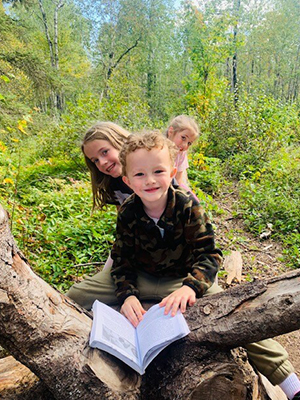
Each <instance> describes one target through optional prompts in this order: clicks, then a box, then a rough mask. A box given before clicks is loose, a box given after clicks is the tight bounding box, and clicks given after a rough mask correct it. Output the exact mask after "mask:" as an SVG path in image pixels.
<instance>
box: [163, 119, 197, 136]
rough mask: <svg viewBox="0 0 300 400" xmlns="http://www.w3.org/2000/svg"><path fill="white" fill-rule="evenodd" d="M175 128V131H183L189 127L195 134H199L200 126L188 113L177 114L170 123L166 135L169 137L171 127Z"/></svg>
mask: <svg viewBox="0 0 300 400" xmlns="http://www.w3.org/2000/svg"><path fill="white" fill-rule="evenodd" d="M171 127H172V128H173V131H174V133H177V132H181V131H183V130H184V129H189V130H190V131H192V132H193V133H194V135H195V136H199V128H198V125H197V123H196V121H195V120H194V119H193V118H192V117H189V116H188V115H184V114H182V115H177V117H175V118H173V119H172V120H171V122H170V123H169V126H168V128H167V130H166V136H167V137H168V132H169V129H170V128H171Z"/></svg>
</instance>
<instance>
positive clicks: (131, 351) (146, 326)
mask: <svg viewBox="0 0 300 400" xmlns="http://www.w3.org/2000/svg"><path fill="white" fill-rule="evenodd" d="M164 309H165V308H164V307H159V305H158V304H156V305H154V306H152V307H151V308H150V309H149V310H148V311H147V312H146V314H144V316H143V320H142V321H141V322H140V323H139V324H138V326H137V328H134V326H133V325H132V324H131V323H130V322H129V321H128V319H127V318H125V317H124V316H123V315H122V314H120V313H119V312H118V311H115V310H114V309H112V308H110V307H108V306H107V305H105V304H103V303H100V301H98V300H96V301H95V302H94V304H93V313H94V318H93V325H92V331H91V335H90V346H91V347H97V348H98V349H101V350H105V351H107V352H108V353H110V354H112V355H114V356H116V357H118V358H119V359H120V360H122V361H124V362H125V363H126V364H128V365H129V366H130V367H131V368H133V369H134V370H136V371H137V372H138V373H140V374H141V375H142V374H144V372H145V369H146V368H147V366H148V365H149V364H150V362H151V361H152V360H153V359H154V358H155V357H156V356H157V354H158V353H160V352H161V351H162V350H163V349H164V348H165V347H167V346H168V345H169V344H170V343H172V342H174V341H175V340H177V339H180V338H182V337H184V336H186V335H188V334H189V333H190V330H189V328H188V326H187V323H186V321H185V319H184V317H183V315H182V314H181V312H180V311H178V312H177V314H176V315H175V316H174V317H171V315H170V313H169V314H168V315H164Z"/></svg>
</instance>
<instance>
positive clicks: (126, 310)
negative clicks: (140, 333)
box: [121, 296, 146, 328]
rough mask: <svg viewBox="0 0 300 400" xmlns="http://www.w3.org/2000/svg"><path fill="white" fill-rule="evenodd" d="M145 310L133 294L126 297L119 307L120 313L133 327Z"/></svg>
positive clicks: (139, 320)
mask: <svg viewBox="0 0 300 400" xmlns="http://www.w3.org/2000/svg"><path fill="white" fill-rule="evenodd" d="M145 312H146V310H144V308H143V306H142V305H141V303H140V301H139V300H138V298H137V297H135V296H129V297H127V299H126V300H125V301H124V303H123V305H122V307H121V314H123V315H124V316H125V317H126V318H127V319H128V320H129V322H131V323H132V325H133V326H134V327H135V328H136V327H137V326H138V324H139V323H140V322H141V320H142V319H143V315H144V314H145Z"/></svg>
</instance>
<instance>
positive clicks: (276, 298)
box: [0, 208, 300, 400]
mask: <svg viewBox="0 0 300 400" xmlns="http://www.w3.org/2000/svg"><path fill="white" fill-rule="evenodd" d="M0 267H1V275H0V341H1V344H2V345H3V346H4V347H6V348H7V349H8V350H9V352H10V353H11V354H12V355H13V356H14V357H15V358H16V359H17V360H19V361H20V362H21V363H22V364H24V365H26V366H27V367H28V368H29V369H30V370H31V371H32V372H34V373H35V375H36V376H38V377H39V378H40V379H41V381H42V382H43V384H44V385H45V386H46V387H47V388H48V389H49V391H50V392H51V393H52V395H53V397H54V398H55V399H59V400H60V399H61V400H71V399H72V400H77V399H78V400H79V399H80V400H81V399H84V400H90V399H92V400H97V399H99V400H100V399H101V400H102V399H111V400H113V399H124V400H127V399H128V400H129V399H130V400H134V399H141V400H142V399H147V400H149V399H150V400H151V399H175V398H176V399H200V398H205V399H206V400H209V399H216V398H221V396H223V398H226V400H231V399H232V400H250V399H251V400H255V399H256V400H258V399H268V398H269V397H268V396H267V395H266V393H265V392H264V391H262V389H261V385H259V383H258V378H257V376H256V375H255V374H254V372H253V370H252V369H251V367H250V365H249V364H248V363H247V362H246V355H245V352H244V351H243V350H240V351H237V350H234V351H231V350H230V348H234V347H236V346H239V345H244V344H246V343H249V342H252V341H258V340H261V339H264V338H267V337H271V336H274V335H278V334H283V333H287V332H289V331H292V330H295V329H298V328H299V327H300V304H299V303H300V284H299V283H300V271H297V272H293V273H291V274H287V275H285V276H283V277H279V278H274V279H272V280H269V281H266V282H258V281H257V282H254V283H253V284H246V285H243V286H240V287H235V288H233V289H230V290H228V291H226V292H223V293H220V294H217V295H214V296H211V297H209V298H203V299H200V300H199V301H198V302H197V304H196V305H195V306H194V307H191V308H189V309H188V311H187V313H186V318H187V322H188V324H189V327H190V329H191V334H190V335H189V336H188V337H187V338H185V339H182V340H180V341H177V342H176V343H174V344H172V345H170V346H169V347H168V348H166V349H165V350H164V351H163V352H162V353H160V354H159V355H158V357H156V359H155V360H154V361H153V362H152V363H151V364H150V366H149V367H148V368H147V372H146V374H145V375H143V377H141V376H139V375H138V374H136V373H135V372H134V371H133V370H132V369H131V368H130V367H127V366H126V365H124V364H123V363H122V362H121V361H119V360H118V359H116V358H114V357H113V356H110V355H108V354H106V353H105V352H101V351H99V350H97V349H91V348H90V347H89V346H88V337H89V332H90V328H91V315H90V313H88V312H87V311H85V310H83V309H82V308H80V307H79V306H77V305H76V304H74V303H73V302H72V301H71V300H69V299H68V298H67V297H65V296H64V295H62V294H59V293H58V292H57V291H56V290H54V289H53V288H51V287H50V286H49V285H48V284H46V283H45V282H44V281H43V280H42V279H40V278H39V277H38V276H36V275H35V274H34V273H33V272H32V270H31V269H30V267H29V265H28V263H27V260H26V259H25V257H24V256H23V255H22V253H21V252H20V251H19V250H18V248H17V247H16V245H15V243H14V240H13V238H12V236H11V233H10V231H9V225H8V218H7V214H6V212H5V211H4V210H3V209H2V208H0ZM219 345H222V347H220V346H219Z"/></svg>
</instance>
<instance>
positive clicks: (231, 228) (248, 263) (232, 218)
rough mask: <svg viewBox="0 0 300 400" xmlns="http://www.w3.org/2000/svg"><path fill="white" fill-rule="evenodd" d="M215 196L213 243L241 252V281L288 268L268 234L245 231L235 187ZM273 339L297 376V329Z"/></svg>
mask: <svg viewBox="0 0 300 400" xmlns="http://www.w3.org/2000/svg"><path fill="white" fill-rule="evenodd" d="M216 200H217V203H218V205H219V207H220V209H222V210H223V211H224V213H223V214H221V215H218V216H216V217H214V220H213V223H214V227H215V233H216V243H217V246H218V247H219V248H220V249H222V251H223V252H225V254H226V253H227V251H230V250H231V251H232V250H238V251H240V252H241V254H242V259H243V269H242V282H243V281H249V280H252V279H253V278H258V279H263V278H271V277H274V276H277V275H280V274H283V273H285V272H287V271H288V270H289V269H288V268H287V267H286V266H285V265H284V264H283V263H282V262H281V261H280V260H279V258H280V256H282V246H281V244H280V243H278V242H276V241H274V240H272V239H269V238H265V239H260V238H259V237H255V236H254V235H252V234H251V233H249V232H248V231H247V229H246V227H245V224H244V223H243V220H242V219H241V218H240V217H239V214H238V210H237V201H236V200H237V194H236V191H235V189H233V190H230V191H228V192H224V193H221V194H220V195H219V196H218V198H217V199H216ZM233 211H234V212H233ZM266 236H267V235H266ZM220 275H221V276H220V277H219V284H220V285H222V286H225V278H222V272H221V273H220ZM274 339H276V340H278V342H280V343H281V344H282V346H284V348H285V349H286V350H287V352H288V353H289V359H290V361H291V362H292V364H293V366H294V368H295V371H296V373H297V375H298V376H299V377H300V346H299V343H300V330H298V331H294V332H291V333H289V334H286V335H282V336H278V337H275V338H274Z"/></svg>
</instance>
